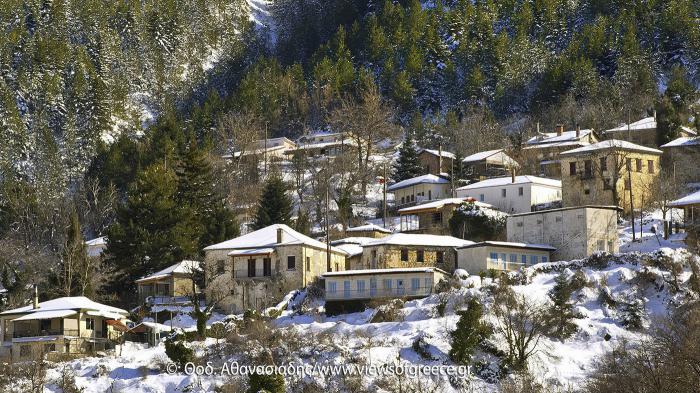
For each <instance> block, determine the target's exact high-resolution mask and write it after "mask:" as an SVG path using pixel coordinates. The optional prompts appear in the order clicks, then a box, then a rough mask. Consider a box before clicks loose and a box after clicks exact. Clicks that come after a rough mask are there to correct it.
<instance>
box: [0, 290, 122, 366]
mask: <svg viewBox="0 0 700 393" xmlns="http://www.w3.org/2000/svg"><path fill="white" fill-rule="evenodd" d="M128 315H129V313H128V312H127V311H126V310H122V309H120V308H116V307H111V306H107V305H105V304H100V303H97V302H94V301H92V300H90V299H88V298H86V297H84V296H75V297H61V298H58V299H53V300H48V301H45V302H41V303H40V302H39V300H38V296H37V295H36V294H35V298H34V302H33V304H32V305H28V306H25V307H20V308H16V309H12V310H7V311H3V312H2V313H0V360H2V359H5V360H10V361H12V362H18V361H24V360H32V359H36V358H38V357H40V356H46V357H48V358H56V357H60V356H63V355H68V356H75V357H78V356H84V355H88V354H93V353H94V352H95V351H103V350H107V349H112V348H114V345H115V342H116V340H118V339H119V337H121V334H122V332H123V331H125V330H126V325H125V322H126V320H127V316H128Z"/></svg>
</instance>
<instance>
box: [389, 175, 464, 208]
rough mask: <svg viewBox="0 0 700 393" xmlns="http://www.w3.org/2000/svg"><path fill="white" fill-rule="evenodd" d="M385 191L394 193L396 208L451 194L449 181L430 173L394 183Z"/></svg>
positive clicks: (447, 196)
mask: <svg viewBox="0 0 700 393" xmlns="http://www.w3.org/2000/svg"><path fill="white" fill-rule="evenodd" d="M387 191H388V192H391V193H393V194H394V204H395V205H396V207H398V208H402V207H407V206H413V205H415V204H420V203H423V202H427V201H433V200H436V199H442V198H449V197H451V196H452V186H451V183H450V181H449V180H447V179H445V178H443V177H440V176H435V175H430V174H428V175H422V176H417V177H413V178H410V179H406V180H402V181H400V182H397V183H394V184H392V185H390V186H389V187H387Z"/></svg>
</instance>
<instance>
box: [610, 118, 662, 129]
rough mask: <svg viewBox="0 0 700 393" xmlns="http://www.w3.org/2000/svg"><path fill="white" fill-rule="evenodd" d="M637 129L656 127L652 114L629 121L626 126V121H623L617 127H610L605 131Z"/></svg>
mask: <svg viewBox="0 0 700 393" xmlns="http://www.w3.org/2000/svg"><path fill="white" fill-rule="evenodd" d="M628 129H629V130H630V131H639V130H651V129H656V119H654V117H653V116H651V117H645V118H643V119H642V120H637V121H635V122H634V123H630V124H629V127H627V123H623V124H621V125H620V126H618V127H615V128H611V129H609V130H606V131H605V132H620V131H627V130H628Z"/></svg>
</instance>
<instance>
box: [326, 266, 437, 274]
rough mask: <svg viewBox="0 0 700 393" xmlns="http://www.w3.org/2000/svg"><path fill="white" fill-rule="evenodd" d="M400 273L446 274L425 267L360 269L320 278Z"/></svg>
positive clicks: (434, 268) (430, 267) (432, 267)
mask: <svg viewBox="0 0 700 393" xmlns="http://www.w3.org/2000/svg"><path fill="white" fill-rule="evenodd" d="M402 273H442V274H448V273H447V272H446V271H444V270H442V269H439V268H437V267H434V266H427V267H402V268H392V269H361V270H343V271H339V272H328V273H323V274H322V275H321V277H344V276H366V275H374V274H402Z"/></svg>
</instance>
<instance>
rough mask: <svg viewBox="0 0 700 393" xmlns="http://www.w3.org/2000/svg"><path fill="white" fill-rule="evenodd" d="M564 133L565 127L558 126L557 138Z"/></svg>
mask: <svg viewBox="0 0 700 393" xmlns="http://www.w3.org/2000/svg"><path fill="white" fill-rule="evenodd" d="M563 133H564V126H563V125H562V124H559V125H557V136H561V134H563Z"/></svg>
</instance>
